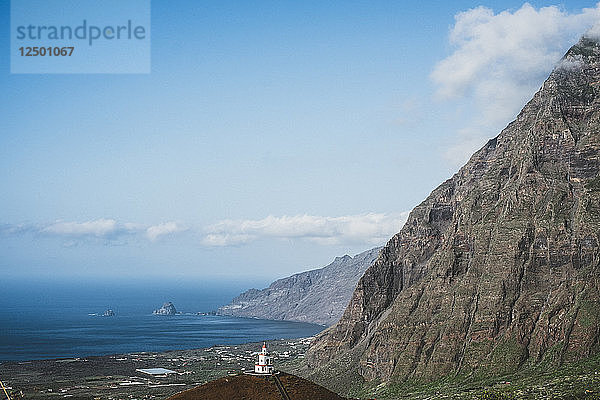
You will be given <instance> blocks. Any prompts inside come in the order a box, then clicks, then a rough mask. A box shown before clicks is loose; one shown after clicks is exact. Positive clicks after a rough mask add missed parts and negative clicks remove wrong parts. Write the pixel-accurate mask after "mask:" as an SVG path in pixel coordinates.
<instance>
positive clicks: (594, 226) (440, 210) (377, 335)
mask: <svg viewBox="0 0 600 400" xmlns="http://www.w3.org/2000/svg"><path fill="white" fill-rule="evenodd" d="M599 149H600V45H599V44H598V43H597V42H596V41H594V40H591V39H585V38H584V39H582V40H581V41H580V42H579V43H578V44H577V45H575V46H574V47H573V48H571V49H570V50H569V52H568V53H567V54H566V56H565V57H564V59H563V60H562V61H561V62H560V63H559V65H558V66H557V67H556V68H555V70H554V71H553V72H552V74H551V75H550V77H549V78H548V80H547V81H546V82H545V83H544V85H543V87H542V88H541V89H540V90H539V92H538V93H537V94H536V95H535V96H534V98H533V99H532V100H531V101H530V102H529V103H528V104H527V105H526V106H525V107H524V108H523V110H522V111H521V112H520V114H519V115H518V117H517V119H516V120H515V121H513V122H511V123H510V124H509V125H508V126H507V127H506V128H505V129H504V130H503V131H502V132H501V133H500V134H499V135H498V136H497V137H495V138H494V139H491V140H490V141H489V142H488V143H487V144H486V145H485V146H484V147H483V148H482V149H481V150H479V151H478V152H477V153H475V154H474V155H473V156H472V157H471V159H470V160H469V162H468V163H467V164H466V165H465V166H464V167H463V168H461V169H460V170H459V172H458V173H457V174H455V175H454V176H453V177H452V178H451V179H449V180H447V181H446V182H444V183H443V184H441V185H440V186H439V187H438V188H437V189H435V190H434V191H433V192H432V193H431V195H430V196H429V197H428V198H427V199H426V200H425V201H423V202H422V203H421V204H420V205H419V206H417V207H416V208H415V209H414V210H413V211H412V212H411V214H410V216H409V218H408V221H407V222H406V224H405V225H404V227H403V228H402V230H401V231H400V232H399V233H398V234H396V235H395V236H394V237H393V238H392V239H391V240H390V241H389V242H388V243H387V245H386V246H385V247H384V248H383V250H382V251H381V253H380V255H379V257H378V259H377V260H376V261H375V263H374V264H373V265H372V266H371V267H370V268H369V269H368V270H367V271H366V273H365V275H364V276H363V277H362V278H361V279H360V281H359V283H358V285H357V288H356V290H355V291H354V294H353V295H352V299H351V301H350V303H349V304H348V306H347V308H346V310H345V312H344V315H343V317H342V318H341V320H340V321H339V322H338V323H337V324H336V325H334V326H332V327H331V328H329V329H328V330H326V331H325V332H324V333H322V334H321V335H319V336H318V337H317V339H316V340H315V342H314V343H313V345H312V346H311V348H310V350H309V352H308V353H307V358H306V359H307V362H308V364H309V366H310V367H311V368H317V369H318V371H317V374H315V375H314V376H315V377H321V379H324V377H326V379H327V380H328V384H329V386H330V387H336V388H337V389H339V390H341V391H343V390H344V389H345V388H347V386H344V384H345V383H344V381H343V379H346V380H348V379H361V380H362V379H364V380H366V381H374V382H379V381H381V382H397V381H403V380H407V379H415V380H433V379H437V378H439V377H442V376H444V375H448V374H472V373H474V374H479V375H486V374H492V375H497V374H503V373H507V372H512V371H515V370H517V369H519V368H522V367H524V366H528V365H533V364H536V365H537V364H541V365H560V364H563V363H566V362H569V361H572V360H577V359H580V358H583V357H586V356H588V355H590V354H593V353H597V352H598V351H599V350H600V345H599V336H600V269H599V260H600V254H599V242H600V177H599V171H600V158H599V157H600V154H599Z"/></svg>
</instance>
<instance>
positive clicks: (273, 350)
mask: <svg viewBox="0 0 600 400" xmlns="http://www.w3.org/2000/svg"><path fill="white" fill-rule="evenodd" d="M311 340H312V338H302V339H281V340H273V341H268V342H266V346H268V354H269V356H270V357H268V358H267V360H268V362H266V363H265V365H267V364H268V366H270V368H268V366H264V367H263V366H262V365H261V366H258V365H257V364H259V363H257V360H259V357H260V359H262V360H265V357H264V356H261V355H260V354H259V353H263V354H264V352H265V349H264V348H263V346H264V345H265V344H263V343H247V344H242V345H222V346H213V347H210V348H206V349H194V350H176V351H169V352H163V353H145V352H144V353H133V354H125V355H108V356H99V357H87V358H74V359H58V360H37V361H26V362H16V361H15V362H6V363H1V364H0V380H2V381H3V382H4V384H5V386H6V389H7V390H8V392H9V394H10V396H11V399H21V398H26V399H60V398H65V399H81V398H85V399H90V398H102V399H155V398H159V399H164V398H166V397H168V396H171V395H173V394H175V393H178V392H181V391H183V390H186V389H190V388H193V387H196V386H199V385H202V384H204V383H206V382H209V381H212V380H214V379H217V378H220V377H223V376H226V375H238V374H242V373H256V371H258V369H257V368H259V367H260V368H264V372H265V373H270V372H272V368H273V367H272V366H271V365H272V364H270V363H271V362H273V363H276V365H277V369H278V370H282V371H285V370H286V367H287V368H293V366H294V365H295V364H296V363H297V362H299V361H300V360H301V359H302V358H304V354H305V352H306V350H307V348H308V346H309V344H310V342H311ZM261 371H262V370H261ZM259 373H260V372H259Z"/></svg>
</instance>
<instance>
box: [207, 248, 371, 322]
mask: <svg viewBox="0 0 600 400" xmlns="http://www.w3.org/2000/svg"><path fill="white" fill-rule="evenodd" d="M380 249H381V248H379V247H378V248H375V249H371V250H368V251H365V252H363V253H360V254H357V255H356V256H354V257H350V256H348V255H345V256H343V257H337V258H336V259H335V260H334V261H333V262H332V263H331V264H329V265H327V266H326V267H323V268H320V269H315V270H312V271H307V272H302V273H299V274H296V275H292V276H290V277H288V278H283V279H279V280H277V281H275V282H273V283H272V284H271V285H270V286H269V287H268V288H266V289H262V290H258V289H250V290H248V291H246V292H244V293H242V294H241V295H239V296H237V297H236V298H234V299H233V300H232V301H231V303H230V304H228V305H226V306H223V307H221V308H219V310H218V311H217V313H218V314H220V315H232V316H237V317H253V318H261V319H275V320H286V321H300V322H310V323H314V324H320V325H327V326H329V325H331V324H333V323H335V322H336V321H337V320H338V319H339V318H340V317H341V315H342V313H343V312H344V308H345V307H346V305H347V304H348V301H349V300H350V296H352V292H353V291H354V288H355V287H356V283H357V282H358V280H359V279H360V277H361V276H362V275H363V274H364V272H365V270H366V269H367V268H368V267H369V266H370V265H371V264H372V263H373V261H375V259H376V258H377V255H378V253H379V250H380Z"/></svg>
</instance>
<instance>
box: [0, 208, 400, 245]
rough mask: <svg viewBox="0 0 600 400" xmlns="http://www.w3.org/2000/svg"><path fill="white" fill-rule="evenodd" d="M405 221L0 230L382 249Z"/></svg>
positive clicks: (109, 239) (6, 230)
mask: <svg viewBox="0 0 600 400" xmlns="http://www.w3.org/2000/svg"><path fill="white" fill-rule="evenodd" d="M407 217H408V212H403V213H398V214H383V213H379V214H378V213H369V214H360V215H347V216H341V217H324V216H314V215H296V216H280V217H277V216H272V215H270V216H268V217H266V218H263V219H245V220H222V221H219V222H217V223H215V224H212V225H209V226H206V227H204V228H197V227H196V228H191V227H189V226H187V225H184V224H182V223H179V222H174V221H169V222H162V223H159V224H155V225H145V224H138V223H122V222H118V221H116V220H114V219H106V218H100V219H95V220H90V221H83V222H74V221H55V222H52V223H49V224H37V225H34V224H29V225H27V224H20V225H11V224H4V225H0V234H2V235H4V236H16V235H25V234H33V235H40V236H44V237H56V238H61V239H64V240H65V243H67V244H68V245H69V246H74V245H77V244H80V243H85V242H92V243H93V242H100V243H104V244H109V245H110V244H116V245H123V244H125V243H127V242H128V241H129V240H124V239H132V240H147V241H149V242H156V241H159V240H162V239H166V238H167V237H173V236H174V235H176V234H179V233H183V232H189V233H190V234H191V235H198V236H200V237H201V240H200V244H201V245H203V246H206V247H226V246H240V245H243V244H249V243H251V242H254V241H257V240H261V239H286V240H308V241H312V242H314V243H316V244H320V245H339V244H349V245H356V244H368V245H378V244H382V243H384V242H385V241H387V240H388V239H389V238H390V237H391V236H392V235H394V234H395V233H397V232H398V231H400V229H401V228H402V225H404V222H406V219H407Z"/></svg>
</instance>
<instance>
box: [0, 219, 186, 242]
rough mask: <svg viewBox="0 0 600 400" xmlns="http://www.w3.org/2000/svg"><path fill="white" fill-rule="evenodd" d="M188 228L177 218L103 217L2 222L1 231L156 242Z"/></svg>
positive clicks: (3, 233) (75, 240) (85, 238)
mask: <svg viewBox="0 0 600 400" xmlns="http://www.w3.org/2000/svg"><path fill="white" fill-rule="evenodd" d="M187 230H188V228H187V227H185V226H184V225H182V224H180V223H178V222H172V221H171V222H163V223H159V224H157V225H146V224H138V223H131V222H126V223H121V222H118V221H116V220H114V219H107V218H100V219H94V220H90V221H83V222H74V221H61V220H59V221H55V222H52V223H47V224H18V225H14V224H3V225H0V234H2V235H8V236H15V235H24V234H34V235H42V236H47V237H58V238H63V239H69V242H68V243H71V244H73V243H77V241H80V240H89V239H101V240H103V241H106V242H109V243H110V242H111V241H115V242H116V241H118V240H120V239H123V238H124V237H125V236H129V237H132V238H135V237H138V236H139V237H145V238H146V239H148V240H150V241H152V242H154V241H157V240H158V239H160V238H163V237H165V236H171V235H174V234H176V233H179V232H185V231H187Z"/></svg>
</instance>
